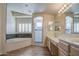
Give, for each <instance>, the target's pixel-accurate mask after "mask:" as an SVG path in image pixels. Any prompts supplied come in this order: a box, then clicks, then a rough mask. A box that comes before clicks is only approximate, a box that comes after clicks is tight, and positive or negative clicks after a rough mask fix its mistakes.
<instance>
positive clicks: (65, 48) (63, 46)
mask: <svg viewBox="0 0 79 59" xmlns="http://www.w3.org/2000/svg"><path fill="white" fill-rule="evenodd" d="M58 46H59V47H60V48H62V49H63V50H64V51H66V52H69V44H68V43H66V42H63V41H59V44H58Z"/></svg>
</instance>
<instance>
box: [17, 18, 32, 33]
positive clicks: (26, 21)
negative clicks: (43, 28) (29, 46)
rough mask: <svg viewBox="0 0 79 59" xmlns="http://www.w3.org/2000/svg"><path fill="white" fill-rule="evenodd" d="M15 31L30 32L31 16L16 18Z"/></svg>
mask: <svg viewBox="0 0 79 59" xmlns="http://www.w3.org/2000/svg"><path fill="white" fill-rule="evenodd" d="M16 32H17V33H31V32H32V19H31V18H16Z"/></svg>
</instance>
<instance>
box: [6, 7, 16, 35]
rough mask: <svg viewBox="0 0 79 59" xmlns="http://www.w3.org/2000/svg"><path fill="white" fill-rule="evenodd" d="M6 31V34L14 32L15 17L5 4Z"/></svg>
mask: <svg viewBox="0 0 79 59" xmlns="http://www.w3.org/2000/svg"><path fill="white" fill-rule="evenodd" d="M6 26H7V28H6V30H7V32H6V34H15V33H16V32H15V18H14V17H13V16H12V12H11V10H10V8H9V7H8V6H7V25H6Z"/></svg>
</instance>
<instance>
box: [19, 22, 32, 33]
mask: <svg viewBox="0 0 79 59" xmlns="http://www.w3.org/2000/svg"><path fill="white" fill-rule="evenodd" d="M31 31H32V24H30V23H27V24H19V32H20V33H29V32H31Z"/></svg>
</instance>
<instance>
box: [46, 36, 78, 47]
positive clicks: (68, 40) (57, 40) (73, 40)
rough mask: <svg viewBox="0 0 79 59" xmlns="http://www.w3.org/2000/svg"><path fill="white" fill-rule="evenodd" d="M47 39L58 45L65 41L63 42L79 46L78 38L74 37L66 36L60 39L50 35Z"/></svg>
mask: <svg viewBox="0 0 79 59" xmlns="http://www.w3.org/2000/svg"><path fill="white" fill-rule="evenodd" d="M47 37H48V38H50V39H51V40H53V41H55V42H57V43H59V40H63V41H65V42H68V43H70V44H73V45H77V46H79V38H78V37H77V38H73V37H68V36H65V35H64V36H59V37H53V36H50V35H48V36H47Z"/></svg>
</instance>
